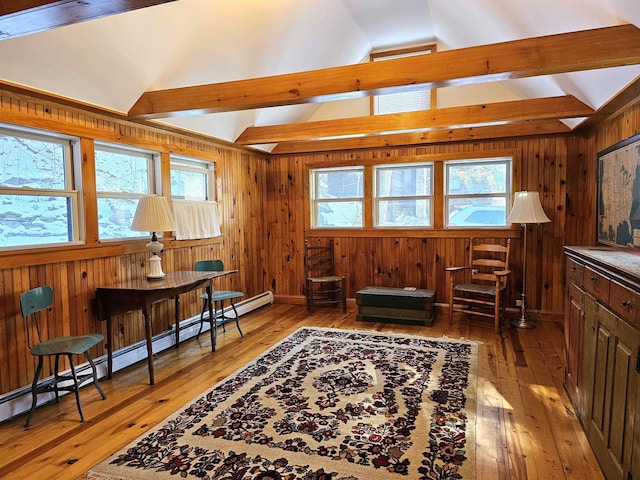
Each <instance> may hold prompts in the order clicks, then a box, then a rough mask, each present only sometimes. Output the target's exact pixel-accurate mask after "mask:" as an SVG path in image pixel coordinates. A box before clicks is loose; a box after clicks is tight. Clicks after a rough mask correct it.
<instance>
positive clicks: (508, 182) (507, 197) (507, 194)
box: [442, 156, 513, 229]
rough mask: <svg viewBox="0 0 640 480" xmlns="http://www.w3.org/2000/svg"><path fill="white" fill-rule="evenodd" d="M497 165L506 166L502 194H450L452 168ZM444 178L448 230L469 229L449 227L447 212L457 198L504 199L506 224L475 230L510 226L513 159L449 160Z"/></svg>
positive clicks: (485, 226)
mask: <svg viewBox="0 0 640 480" xmlns="http://www.w3.org/2000/svg"><path fill="white" fill-rule="evenodd" d="M491 164H493V165H497V164H504V165H506V178H505V191H504V192H502V193H497V192H492V193H465V194H452V193H450V192H449V186H450V184H451V182H450V180H449V178H450V175H449V172H450V168H451V167H452V166H464V165H491ZM443 168H444V178H443V186H444V198H443V214H444V216H443V219H442V221H443V226H444V228H446V229H459V228H469V227H464V226H457V225H449V217H448V215H447V212H448V211H449V204H450V201H451V200H452V199H456V198H469V199H481V198H496V197H504V201H505V224H504V225H483V226H480V225H478V226H474V227H473V229H495V228H506V227H508V226H509V224H508V223H506V219H507V217H508V216H509V211H510V210H511V198H512V197H513V187H512V178H513V158H509V157H508V156H500V157H486V158H461V159H456V160H447V161H445V162H444V166H443Z"/></svg>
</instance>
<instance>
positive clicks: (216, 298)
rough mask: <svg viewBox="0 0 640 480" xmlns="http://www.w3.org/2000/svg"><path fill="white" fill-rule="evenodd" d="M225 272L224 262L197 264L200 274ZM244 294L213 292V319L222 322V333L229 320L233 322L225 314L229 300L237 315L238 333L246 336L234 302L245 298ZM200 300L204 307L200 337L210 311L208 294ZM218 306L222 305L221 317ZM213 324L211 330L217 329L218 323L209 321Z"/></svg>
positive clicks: (213, 261)
mask: <svg viewBox="0 0 640 480" xmlns="http://www.w3.org/2000/svg"><path fill="white" fill-rule="evenodd" d="M223 270H224V263H223V262H222V260H199V261H197V262H196V271H198V272H222V271H223ZM243 296H244V293H242V292H234V291H232V290H214V291H213V292H211V301H212V302H213V318H214V319H220V320H222V321H221V323H222V331H226V329H225V323H226V321H228V320H233V319H232V318H230V317H226V316H225V314H224V301H225V300H229V301H230V303H231V308H232V309H233V313H234V314H235V321H236V327H238V332H240V336H241V337H242V336H244V335H243V334H242V330H240V321H239V318H240V317H239V315H238V311H237V310H236V306H235V303H234V302H233V300H234V299H235V298H240V297H243ZM200 298H202V299H203V305H202V313H200V329H199V330H198V335H197V336H196V337H199V336H200V333H201V332H202V325H203V324H204V313H205V312H206V311H207V310H208V309H209V303H208V302H209V297H208V296H207V294H206V293H203V294H202V295H200ZM218 304H220V309H219V310H220V312H221V313H220V316H219V317H218ZM209 322H210V323H211V328H215V326H216V322H215V320H214V321H212V320H211V319H209Z"/></svg>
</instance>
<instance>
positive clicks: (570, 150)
mask: <svg viewBox="0 0 640 480" xmlns="http://www.w3.org/2000/svg"><path fill="white" fill-rule="evenodd" d="M589 143H590V142H589V140H588V139H579V138H574V137H569V136H557V137H535V138H526V139H514V140H505V141H482V142H481V141H479V142H467V143H458V144H444V145H434V146H428V147H411V148H401V149H398V148H393V149H391V148H389V149H377V150H361V151H354V152H349V153H341V152H336V153H326V154H314V155H295V156H285V155H283V156H272V157H271V158H270V160H269V167H268V171H269V175H268V180H267V194H268V201H267V211H266V213H267V218H268V221H267V250H268V251H269V252H270V256H269V259H268V262H269V267H268V270H269V272H270V278H269V280H268V283H269V285H270V288H271V289H272V290H273V291H274V293H275V294H276V299H278V298H287V297H288V298H287V301H294V298H291V297H295V296H298V297H297V300H298V301H299V302H301V301H302V297H301V296H302V295H303V283H304V279H303V276H304V269H303V260H302V254H303V251H304V248H303V244H304V240H305V236H307V237H310V238H313V237H314V236H315V235H316V233H314V232H306V233H305V231H304V230H303V228H302V227H301V224H302V223H303V219H304V218H305V216H306V215H308V214H307V212H306V211H305V210H306V207H305V204H304V195H305V193H304V182H305V178H304V175H305V169H304V166H305V165H307V164H314V165H317V164H319V163H322V164H325V165H326V166H331V165H332V164H338V163H339V164H341V165H342V164H344V162H345V161H350V162H352V163H353V164H358V162H362V161H363V160H369V159H376V158H377V159H387V158H389V159H393V158H395V157H410V156H412V155H434V156H437V155H442V154H451V153H458V154H460V158H466V156H467V154H469V153H479V152H487V151H501V150H504V151H508V150H514V149H516V150H519V151H520V152H521V153H522V164H521V169H520V171H516V172H515V175H516V176H517V177H518V180H519V183H520V185H521V189H522V190H532V191H538V192H540V198H541V201H542V205H543V207H544V209H545V211H546V213H547V215H548V216H549V218H550V219H551V220H552V222H551V223H548V224H543V225H539V226H529V227H528V237H527V243H528V245H527V247H528V248H527V252H526V255H527V279H526V283H527V305H528V307H529V309H530V310H533V311H538V312H539V313H540V314H542V315H543V316H544V315H545V314H551V316H553V317H554V318H556V319H558V318H561V315H562V312H563V310H564V300H563V299H564V259H563V247H564V245H565V241H566V236H565V228H566V227H567V218H566V217H567V208H566V198H567V191H568V190H569V188H571V189H572V191H574V192H582V191H583V190H586V189H588V188H593V183H592V182H594V180H593V172H594V167H593V166H591V164H589V165H588V166H587V165H585V163H588V162H586V161H585V158H586V157H589V155H590V152H586V153H583V150H584V149H585V148H586V146H588V145H589ZM589 158H592V157H589ZM590 161H591V162H592V160H590ZM578 171H580V175H578ZM569 173H570V175H569ZM576 182H577V183H576ZM587 185H590V186H589V187H587ZM579 195H582V193H579ZM583 199H584V200H586V201H587V202H589V205H585V204H584V201H583ZM593 202H594V199H593V196H592V195H585V196H584V197H583V198H581V199H579V200H578V199H577V200H576V202H575V204H574V205H575V208H573V209H572V210H571V215H572V218H571V221H570V223H569V226H570V228H571V229H572V231H571V235H572V236H571V243H574V242H575V241H578V240H579V241H580V242H581V243H585V242H586V237H589V235H587V234H585V232H584V230H585V229H584V228H583V226H584V225H586V224H589V223H590V222H591V223H592V220H591V216H592V211H593V210H592V208H591V207H590V204H591V203H593ZM590 228H591V227H589V228H588V229H586V230H589V229H590ZM326 235H329V236H331V234H330V233H327V234H326ZM487 235H489V237H488V238H486V240H487V241H489V242H492V241H495V242H502V243H504V241H505V240H504V238H503V237H500V238H491V237H490V234H487ZM514 236H516V238H514V239H513V240H512V258H511V267H512V270H513V274H512V276H511V281H510V287H511V288H510V296H509V303H508V305H509V306H513V307H515V300H516V299H517V298H519V295H520V289H521V285H522V268H521V265H522V259H523V251H522V247H523V245H522V238H521V235H520V233H519V232H517V231H516V232H514ZM334 240H335V248H336V257H337V258H338V270H339V272H340V273H341V274H344V275H345V276H346V277H347V279H348V282H347V283H348V290H347V297H355V292H356V291H357V290H358V289H360V288H362V287H364V286H366V285H386V286H391V287H404V286H407V285H411V286H415V287H419V288H429V289H435V290H437V294H436V302H439V303H448V301H449V299H448V298H447V292H446V274H445V268H446V267H448V266H452V265H460V264H464V260H465V252H466V249H467V248H468V244H469V242H468V238H451V237H448V236H444V235H443V236H440V237H438V236H431V235H428V236H427V235H425V236H424V237H416V236H415V233H413V232H412V233H411V234H410V235H407V236H403V235H402V234H399V235H398V236H396V237H392V238H389V237H375V236H367V234H366V233H364V232H363V233H362V234H357V235H352V236H343V235H342V234H338V235H337V236H336V238H334ZM591 241H592V240H591ZM460 262H462V263H460Z"/></svg>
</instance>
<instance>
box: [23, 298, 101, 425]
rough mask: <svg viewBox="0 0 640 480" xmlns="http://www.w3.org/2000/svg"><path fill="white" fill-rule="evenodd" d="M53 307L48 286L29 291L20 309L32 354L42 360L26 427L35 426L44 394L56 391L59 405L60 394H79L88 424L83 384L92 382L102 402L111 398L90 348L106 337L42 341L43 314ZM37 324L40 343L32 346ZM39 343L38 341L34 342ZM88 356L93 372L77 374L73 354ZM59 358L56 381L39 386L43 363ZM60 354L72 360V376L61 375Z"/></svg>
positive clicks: (32, 392) (77, 399)
mask: <svg viewBox="0 0 640 480" xmlns="http://www.w3.org/2000/svg"><path fill="white" fill-rule="evenodd" d="M52 304H53V289H52V288H51V287H50V286H48V285H45V286H42V287H37V288H34V289H31V290H29V291H26V292H24V293H22V294H21V295H20V307H21V309H22V316H23V317H24V319H25V324H26V328H27V342H28V344H29V351H30V352H31V355H33V356H36V357H38V368H37V369H36V374H35V376H34V377H33V384H32V385H31V395H32V399H31V410H30V411H29V416H28V417H27V421H26V423H25V427H28V426H29V425H31V419H32V418H33V412H34V411H35V409H36V406H37V403H38V395H39V394H41V393H48V392H51V391H53V392H55V395H56V402H59V401H60V397H59V392H60V391H63V392H75V395H76V404H77V405H78V412H80V421H81V422H84V414H83V413H82V406H81V405H80V393H79V389H80V387H81V386H82V384H83V383H85V382H86V381H87V380H89V379H92V380H93V384H94V385H95V387H96V389H97V390H98V393H100V395H101V396H102V399H103V400H104V399H106V398H107V396H106V395H105V394H104V392H103V391H102V388H101V387H100V384H99V383H98V375H97V372H96V366H95V364H94V363H93V359H92V358H91V354H90V353H89V349H90V348H92V347H94V346H95V345H97V344H98V343H100V342H102V341H103V340H104V337H103V336H102V335H101V334H99V333H94V334H91V335H80V336H65V337H54V338H49V339H47V340H43V339H42V333H41V331H42V329H41V326H40V319H39V317H40V313H39V312H40V311H41V310H44V309H47V308H49V307H50V306H51V305H52ZM30 320H31V321H32V322H33V325H34V326H35V329H36V332H37V337H38V338H37V341H38V342H39V343H37V344H35V345H33V346H32V341H31V331H32V328H30V325H29V321H30ZM34 340H36V339H34ZM80 354H84V356H85V357H86V359H87V361H88V362H89V365H90V366H91V372H92V373H90V374H89V373H87V374H83V375H78V374H77V373H76V369H75V366H74V364H73V355H80ZM54 355H55V357H56V358H55V367H54V368H55V371H54V379H53V382H44V383H43V384H41V385H38V379H39V378H40V374H41V373H42V364H43V360H44V357H48V356H54ZM60 355H66V356H67V358H68V359H69V365H70V366H71V373H68V374H63V375H61V374H59V372H58V365H59V359H60ZM68 381H73V385H70V384H68V383H67V384H64V385H60V384H59V383H60V382H68Z"/></svg>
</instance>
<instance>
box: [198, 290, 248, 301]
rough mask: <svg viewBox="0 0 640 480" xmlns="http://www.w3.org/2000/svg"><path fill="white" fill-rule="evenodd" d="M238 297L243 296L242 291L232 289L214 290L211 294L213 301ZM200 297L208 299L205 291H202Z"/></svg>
mask: <svg viewBox="0 0 640 480" xmlns="http://www.w3.org/2000/svg"><path fill="white" fill-rule="evenodd" d="M239 297H244V293H242V292H234V291H232V290H215V291H214V292H213V293H212V294H211V300H213V301H214V302H220V301H222V300H231V299H232V298H239ZM200 298H202V299H204V300H208V299H209V297H208V296H207V294H206V293H203V294H202V295H200Z"/></svg>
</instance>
